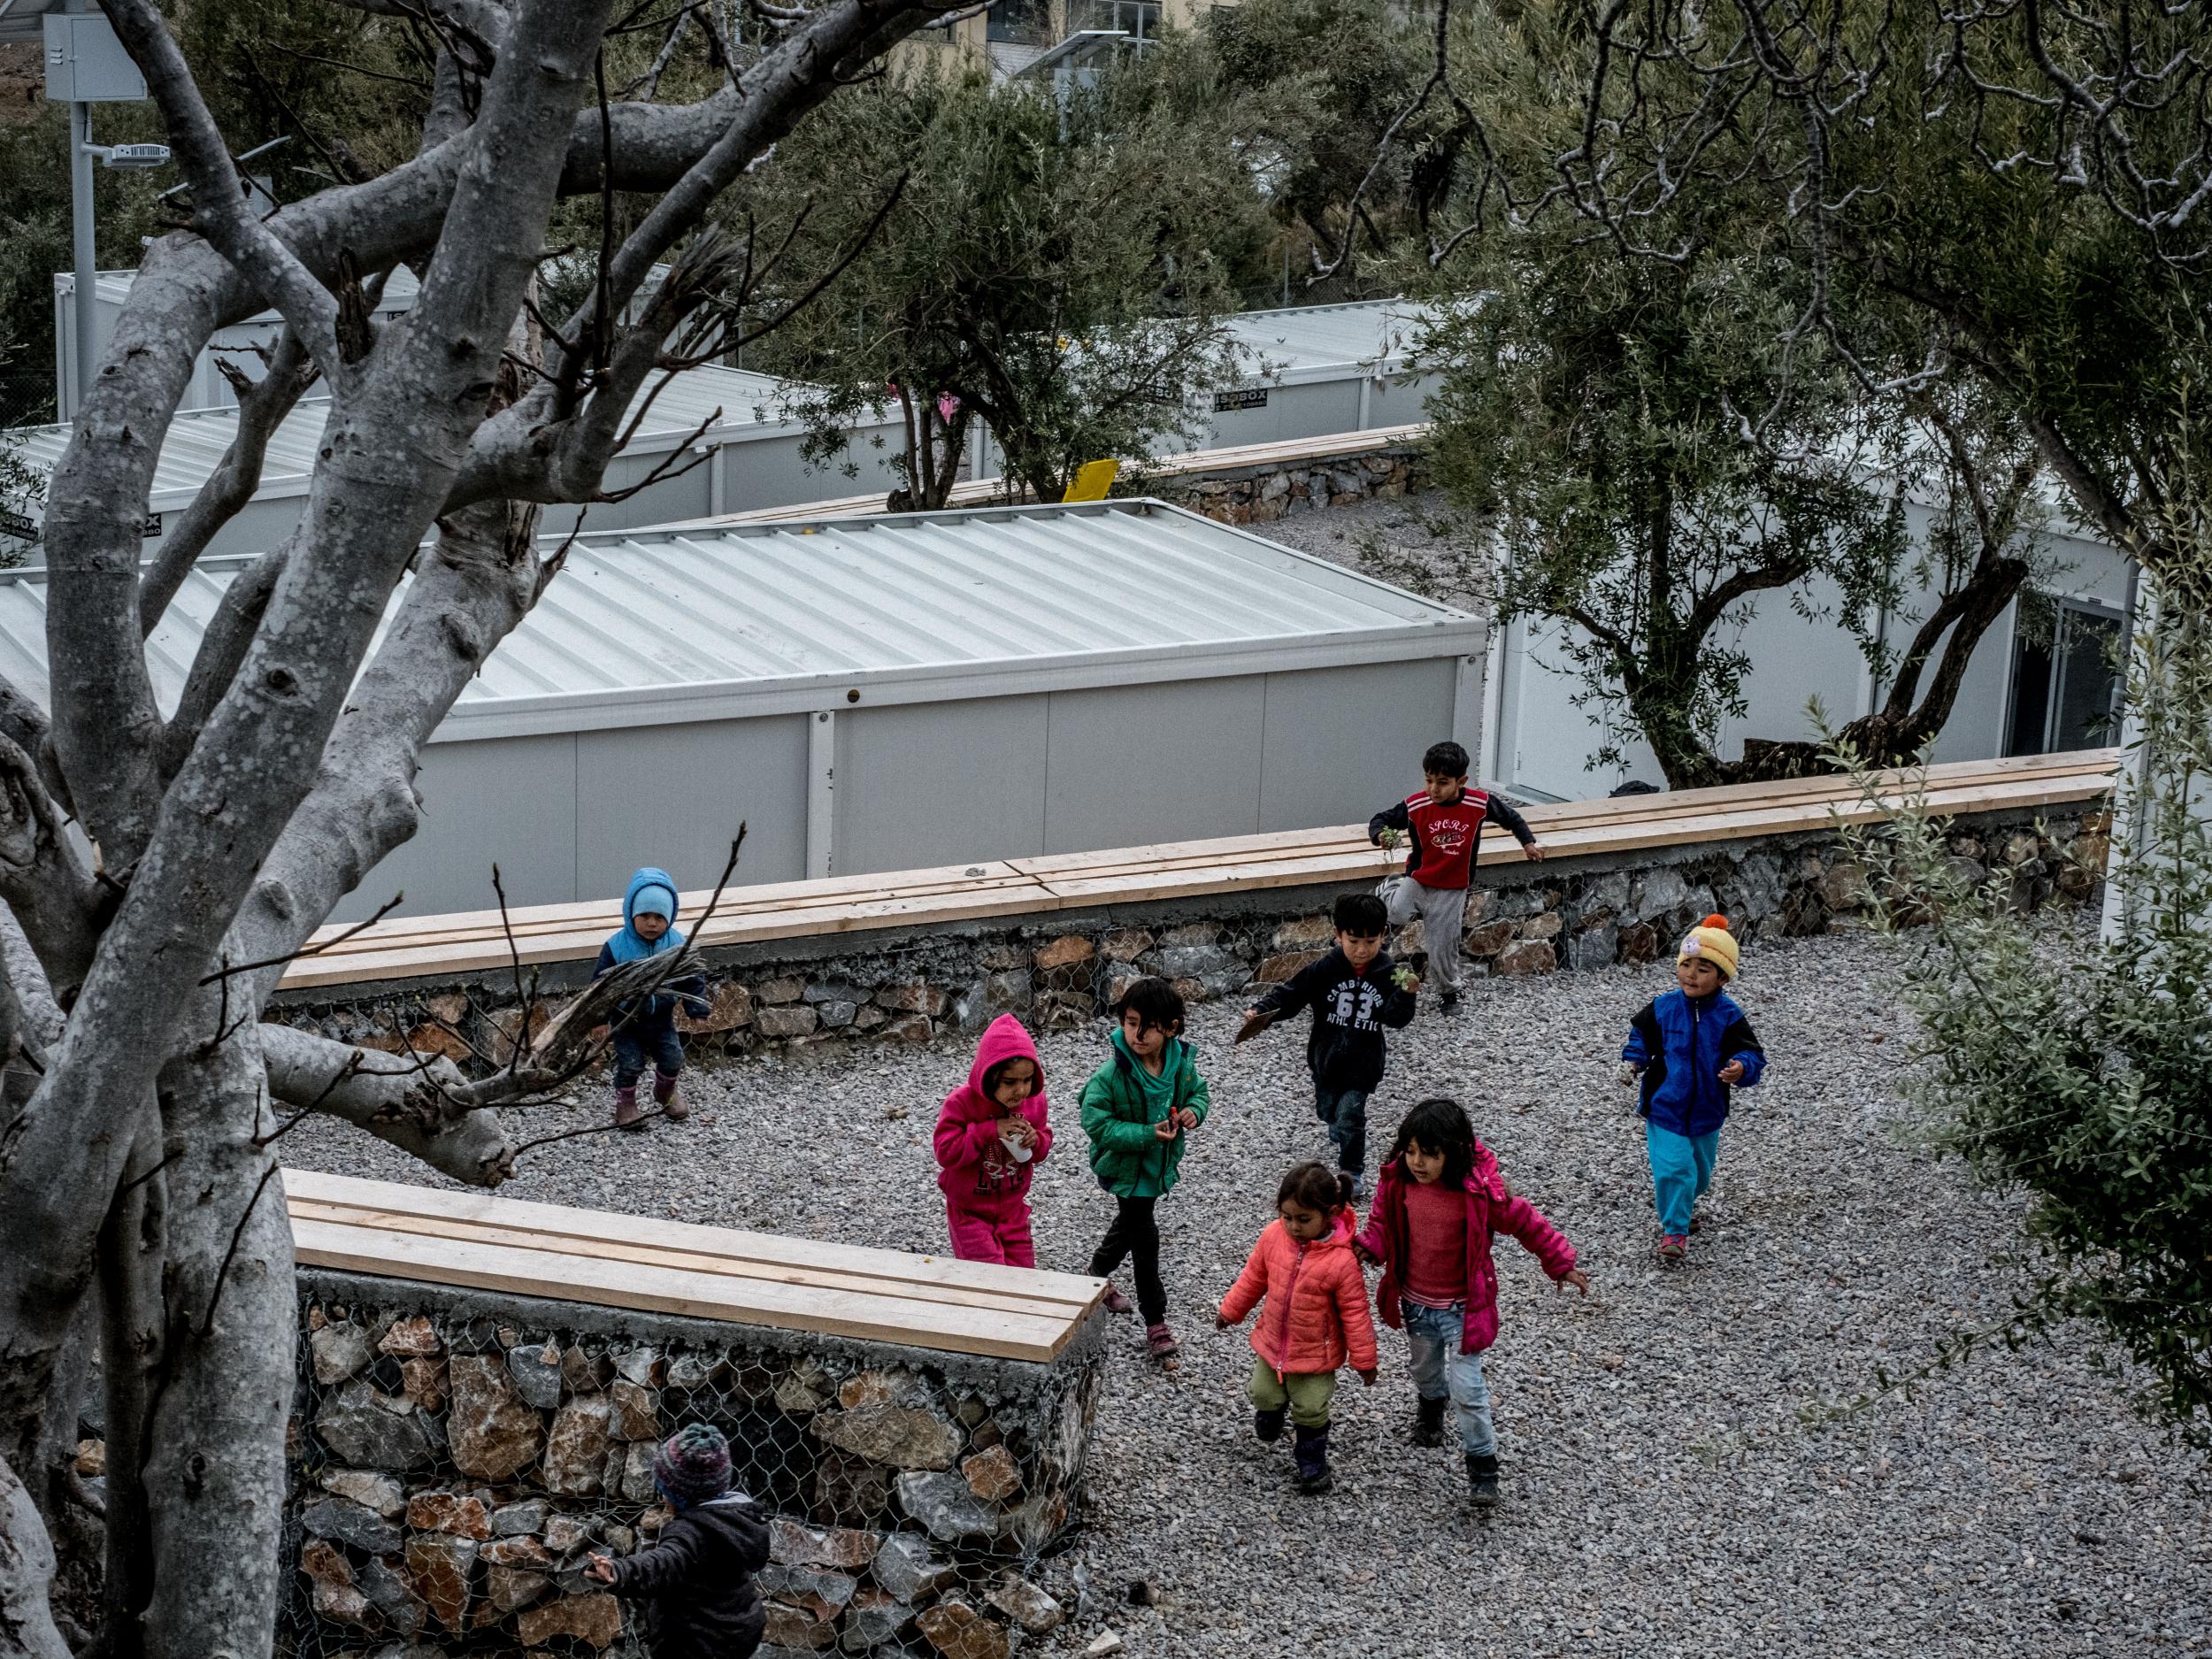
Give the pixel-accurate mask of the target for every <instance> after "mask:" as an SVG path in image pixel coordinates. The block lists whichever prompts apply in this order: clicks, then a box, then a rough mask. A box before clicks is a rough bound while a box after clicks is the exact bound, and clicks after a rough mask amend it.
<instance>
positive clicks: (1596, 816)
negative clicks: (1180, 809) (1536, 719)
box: [283, 749, 2116, 991]
mask: <svg viewBox="0 0 2212 1659" xmlns="http://www.w3.org/2000/svg"><path fill="white" fill-rule="evenodd" d="M2115 764H2116V752H2115V751H2113V750H2111V749H2088V750H2082V751H2079V752H2076V753H2070V754H2063V755H2033V756H2023V757H2017V758H2015V759H2009V760H1995V761H1967V762H1959V763H1955V764H1949V765H1942V766H1932V767H1930V768H1929V769H1928V772H1927V778H1926V787H1927V795H1926V800H1927V806H1928V808H1929V810H1931V811H1932V812H1935V813H1937V814H1939V815H1942V816H1955V815H1957V814H1960V813H1969V812H1985V811H1993V810H2004V809H2015V808H2017V809H2033V808H2038V807H2063V806H2074V805H2079V804H2080V803H2085V802H2089V801H2093V800H2096V799H2098V798H2100V797H2101V796H2103V795H2107V794H2108V793H2109V791H2110V789H2111V787H2112V775H2113V768H2114V766H2115ZM1890 781H1891V787H1898V788H1901V787H1904V785H1903V783H1902V781H1901V779H1900V778H1899V777H1898V776H1897V775H1895V774H1893V775H1892V777H1891V780H1890ZM1886 815H1887V808H1886V806H1884V805H1881V804H1877V803H1870V802H1868V801H1866V800H1864V799H1863V798H1862V796H1861V795H1860V792H1859V790H1858V787H1857V786H1856V785H1855V784H1854V783H1853V782H1852V780H1849V779H1848V778H1839V777H1832V776H1831V777H1817V778H1799V779H1793V780H1788V781H1786V782H1782V783H1773V784H1733V785H1725V786H1723V787H1717V788H1710V789H1681V790H1675V791H1672V792H1670V793H1665V794H1659V795H1624V796H1619V797H1615V798H1608V799H1605V800H1600V801H1573V802H1564V803H1559V804H1557V805H1552V806H1537V807H1532V808H1530V809H1529V810H1528V813H1527V818H1528V821H1529V827H1530V828H1531V829H1532V830H1533V831H1535V833H1536V835H1537V837H1538V839H1539V840H1540V841H1542V842H1543V843H1544V845H1545V846H1546V848H1547V849H1548V850H1549V851H1550V852H1551V853H1552V854H1553V855H1554V856H1558V857H1578V856H1602V855H1609V854H1619V853H1629V852H1635V851H1640V850H1643V849H1649V848H1654V847H1665V846H1678V845H1693V844H1696V843H1700V842H1708V841H1733V840H1741V839H1745V838H1748V837H1752V836H1759V835H1783V834H1790V833H1801V832H1809V831H1818V830H1823V829H1825V828H1828V827H1830V826H1832V825H1835V824H1838V823H1844V824H1866V823H1871V822H1875V821H1878V819H1880V818H1883V817H1885V816H1886ZM1520 857H1521V851H1520V849H1519V848H1518V847H1517V846H1516V845H1515V844H1514V842H1513V841H1512V838H1511V837H1509V836H1507V835H1503V834H1494V835H1492V836H1490V837H1487V838H1486V840H1485V843H1484V846H1483V849H1482V854H1481V863H1482V864H1484V865H1486V866H1488V865H1492V864H1510V863H1513V862H1515V861H1517V860H1518V859H1519V858H1520ZM1403 863H1404V855H1403V854H1402V852H1386V851H1385V850H1383V849H1379V848H1376V847H1374V846H1371V845H1370V844H1369V842H1368V840H1367V832H1366V829H1365V827H1364V826H1357V825H1348V826H1333V827H1329V828H1324V829H1311V830H1293V831H1286V832H1283V833H1274V834H1266V835H1234V836H1227V837H1224V838H1221V839H1218V840H1213V841H1185V842H1177V843H1171V844H1169V845H1164V846H1155V847H1121V848H1111V849H1105V850H1102V851H1098V852H1087V853H1067V854H1058V855H1051V856H1041V857H1033V858H1010V859H999V860H987V861H983V862H979V863H978V864H965V865H949V866H945V867H942V868H938V869H930V870H907V871H898V872H887V873H882V874H876V875H863V876H838V877H832V878H830V879H826V880H816V881H793V882H779V883H774V884H770V885H764V886H760V887H738V888H733V889H732V890H731V891H730V892H728V893H726V894H725V895H723V898H722V903H721V905H720V907H719V908H718V910H717V911H716V913H715V915H714V916H713V917H712V918H710V920H709V921H708V923H707V924H706V926H704V927H695V928H693V929H691V930H690V931H691V932H692V933H693V936H694V937H695V938H696V939H697V940H698V941H699V942H700V944H701V945H703V947H706V948H708V949H714V948H718V947H726V946H731V945H740V944H747V943H753V942H757V941H772V940H778V939H796V938H809V937H821V936H826V935H832V934H838V933H857V932H864V931H867V930H870V929H880V928H892V927H904V926H932V925H942V924H956V923H961V922H973V921H983V920H988V919H990V918H995V917H1002V916H1029V915H1044V914H1049V913H1051V912H1053V911H1057V910H1078V909H1088V908H1096V907H1099V906H1102V905H1109V904H1119V903H1130V902H1142V901H1146V900H1154V899H1175V898H1192V897H1202V896H1205V895H1210V894H1229V893H1235V892H1238V891H1240V890H1250V889H1255V888H1269V887H1306V886H1326V885H1334V884H1341V883H1347V882H1353V881H1361V880H1371V879H1379V878H1380V877H1381V876H1383V875H1385V874H1387V873H1388V872H1391V871H1393V870H1396V869H1399V868H1402V865H1403ZM709 896H710V895H708V894H705V893H687V894H685V895H682V901H681V902H682V909H683V911H684V913H685V914H686V915H687V916H692V917H695V916H697V915H699V914H700V913H701V912H702V911H703V910H704V909H705V907H706V903H707V900H708V898H709ZM621 919H622V912H621V903H620V902H619V900H618V899H616V898H613V897H609V898H607V899H604V900H599V901H595V902H589V903H579V904H549V905H540V906H534V907H531V908H529V909H525V910H514V911H512V912H511V914H510V917H509V923H510V925H511V928H512V931H513V933H514V942H515V952H516V955H517V956H519V957H520V959H521V962H522V965H523V966H524V968H525V969H527V968H530V967H532V966H534V965H538V964H547V963H556V962H575V961H589V960H590V959H591V958H592V957H593V956H595V955H597V953H598V950H599V947H600V944H601V943H602V941H604V940H605V939H606V937H607V935H608V934H609V933H612V932H613V931H614V929H615V928H616V927H618V926H620V924H621ZM347 932H348V930H346V929H344V928H342V927H338V926H330V927H326V928H323V929H322V930H321V931H320V932H319V933H317V934H316V936H315V941H314V943H315V945H317V946H319V947H323V948H321V949H317V950H316V954H314V955H311V956H303V957H302V958H301V959H300V960H299V961H297V962H296V963H294V964H292V965H291V967H290V968H289V969H288V970H287V972H286V973H285V976H284V982H283V984H284V988H285V989H286V990H288V991H311V990H314V989H317V988H319V987H329V986H341V985H361V984H368V983H373V982H375V981H379V980H391V979H423V978H428V977H433V976H438V975H445V976H458V975H465V974H479V973H485V972H503V971H505V970H506V969H507V968H508V967H509V965H510V963H511V957H510V956H509V954H508V947H507V941H506V938H505V935H504V933H503V929H502V927H501V925H500V919H499V915H498V912H496V911H488V910H476V911H470V912H466V913H463V914H457V915H451V916H433V917H415V918H406V919H396V920H392V921H387V922H380V923H378V924H376V925H375V926H371V927H368V928H365V929H363V930H361V931H359V932H357V933H352V934H351V935H350V936H349V937H341V936H342V935H345V934H346V933H347Z"/></svg>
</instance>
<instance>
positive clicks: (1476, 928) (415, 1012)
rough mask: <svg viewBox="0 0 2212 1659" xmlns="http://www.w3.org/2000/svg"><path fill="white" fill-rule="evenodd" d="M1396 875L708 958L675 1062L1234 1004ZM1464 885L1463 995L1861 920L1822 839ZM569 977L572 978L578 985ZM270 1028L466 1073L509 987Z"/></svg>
mask: <svg viewBox="0 0 2212 1659" xmlns="http://www.w3.org/2000/svg"><path fill="white" fill-rule="evenodd" d="M2106 832H2107V819H2106V816H2105V814H2104V812H2103V810H2102V809H2101V808H2092V809H2090V810H2082V809H2080V808H2075V809H2072V810H2070V811H2068V812H2067V813H2065V814H2063V815H2060V816H2055V817H2052V818H2048V819H2039V818H2037V816H2036V815H2035V814H2033V813H2029V812H2020V811H2011V812H2000V813H1985V814H1978V815H1974V816H1962V817H1960V818H1956V819H1955V820H1953V823H1952V830H1951V836H1950V844H1951V849H1952V851H1953V853H1954V854H1955V856H1956V857H1957V858H1958V859H1959V860H1960V861H1961V866H1962V871H1963V872H1965V873H1967V874H1968V875H1970V876H1971V877H1972V878H1973V879H1976V880H1980V879H1984V878H1985V877H1987V876H1989V875H1991V874H1996V875H2000V876H2001V877H2003V878H2004V879H2006V880H2007V881H2008V882H2009V883H2010V886H2011V890H2012V892H2013V894H2014V895H2015V898H2016V902H2018V903H2019V904H2020V905H2021V906H2022V907H2023V908H2024V909H2028V908H2033V907H2034V906H2036V905H2039V904H2041V903H2043V902H2046V901H2047V900H2050V899H2052V898H2053V897H2058V898H2062V899H2069V900H2084V899H2087V898H2089V897H2090V896H2092V895H2093V893H2094V891H2095V890H2096V887H2097V884H2098V877H2097V875H2096V873H2095V872H2096V871H2098V870H2100V869H2101V867H2102V865H2103V862H2104V851H2105V835H2106ZM1396 867H1398V865H1397V864H1396V863H1395V862H1394V861H1390V860H1386V858H1385V857H1384V856H1383V855H1382V854H1381V853H1380V852H1379V851H1378V853H1377V854H1376V857H1375V877H1374V879H1373V880H1369V881H1362V882H1356V883H1350V884H1340V885H1335V886H1327V887H1279V888H1272V889H1259V890H1256V891H1250V892H1247V893H1242V894H1237V895H1220V896H1212V897H1204V898H1197V899H1186V900H1178V901H1170V902H1157V903H1149V904H1127V905H1117V906H1113V907H1110V908H1101V909H1099V910H1063V911H1058V912H1055V913H1052V914H1049V915H1046V916H1041V917H1038V918H1029V919H1025V918H1019V917H1010V918H1005V919H1004V920H1002V921H995V922H992V923H988V924H985V925H982V926H975V925H966V926H958V927H949V928H942V929H938V930H933V931H923V932H911V933H899V932H895V931H893V930H884V931H880V932H868V933H847V934H840V935H836V936H834V937H831V938H826V939H820V940H814V941H800V940H787V941H778V942H776V943H774V944H771V945H765V946H759V947H750V948H746V949H740V950H733V951H715V952H710V953H709V955H708V957H707V962H708V979H709V982H710V983H709V994H710V998H711V1004H710V1007H709V1009H708V1010H707V1011H706V1012H705V1013H704V1014H702V1015H699V1016H697V1017H692V1016H689V1015H683V1016H680V1017H679V1019H678V1024H679V1025H681V1026H682V1028H683V1029H684V1030H685V1032H686V1033H687V1036H686V1038H685V1046H686V1047H687V1049H688V1050H689V1051H690V1053H691V1055H692V1056H694V1058H695V1059H705V1058H711V1057H713V1056H717V1055H728V1056H736V1055H741V1054H746V1053H752V1052H757V1051H762V1050H767V1051H772V1052H779V1051H780V1052H802V1051H806V1050H826V1051H827V1052H829V1053H831V1054H834V1053H836V1052H838V1051H840V1050H843V1049H849V1048H854V1047H856V1046H863V1045H868V1044H875V1043H886V1042H892V1043H906V1042H926V1041H930V1040H932V1039H933V1038H935V1037H939V1036H945V1035H955V1034H957V1035H962V1036H972V1035H973V1034H974V1033H977V1032H979V1031H980V1030H982V1028H983V1027H984V1026H985V1025H987V1024H989V1023H990V1021H991V1020H992V1019H993V1018H995V1017H996V1016H998V1015H1000V1014H1018V1015H1020V1016H1021V1017H1022V1018H1024V1019H1025V1020H1027V1021H1029V1022H1030V1023H1031V1024H1032V1025H1033V1026H1034V1027H1036V1028H1040V1029H1045V1030H1053V1029H1058V1028H1063V1027H1066V1026H1071V1025H1079V1024H1081V1023H1082V1022H1083V1021H1085V1020H1088V1019H1091V1018H1095V1017H1096V1016H1097V1015H1098V1014H1099V1013H1100V1012H1101V1011H1102V1010H1104V1009H1105V1008H1107V1007H1108V1006H1110V1004H1111V1003H1112V1002H1113V1001H1114V1000H1115V998H1116V997H1118V995H1120V991H1121V987H1123V986H1124V985H1125V984H1127V983H1128V982H1129V981H1130V980H1131V979H1135V978H1138V977H1140V976H1141V975H1146V974H1157V975H1159V976H1161V977H1163V978H1164V979H1171V980H1173V981H1174V982H1175V984H1176V986H1177V987H1178V988H1179V990H1180V991H1181V992H1182V994H1183V995H1184V997H1185V998H1186V999H1187V1000H1188V1001H1191V1002H1211V1001H1215V1000H1217V999H1220V998H1225V997H1242V996H1247V995H1250V994H1251V993H1252V992H1253V991H1254V990H1255V989H1256V988H1259V987H1264V986H1266V985H1269V984H1271V983H1274V982H1276V981H1279V980H1281V979H1288V978H1289V977H1290V976H1291V975H1292V974H1294V973H1295V972H1297V971H1298V970H1299V969H1300V968H1302V967H1303V966H1304V965H1305V964H1307V963H1309V962H1310V961H1312V960H1313V959H1314V957H1315V956H1317V955H1318V954H1319V953H1320V952H1321V951H1323V950H1325V949H1328V947H1329V944H1330V942H1331V940H1332V933H1331V929H1330V926H1329V921H1328V910H1329V906H1330V904H1331V903H1332V902H1333V901H1334V900H1335V898H1336V895H1338V894H1340V893H1342V892H1348V891H1357V890H1360V889H1363V888H1365V889H1371V888H1372V887H1374V886H1375V884H1376V882H1378V881H1379V880H1380V879H1381V878H1382V876H1383V875H1384V874H1385V873H1386V871H1388V870H1391V869H1394V868H1396ZM1476 873H1477V880H1476V885H1475V887H1474V889H1473V891H1471V893H1470V894H1469V895H1468V902H1467V912H1466V920H1465V933H1464V934H1463V937H1462V939H1461V940H1460V941H1459V948H1460V949H1461V951H1462V952H1463V954H1464V956H1466V958H1467V965H1468V970H1469V972H1471V973H1474V974H1509V975H1527V974H1542V973H1551V972H1558V971H1560V970H1563V969H1577V968H1594V967H1601V966H1604V965H1606V964H1609V963H1615V962H1629V963H1637V962H1650V961H1654V960H1655V959H1657V958H1658V957H1659V956H1662V955H1663V954H1664V953H1666V952H1667V951H1670V950H1671V949H1673V947H1674V942H1675V941H1676V940H1678V938H1679V937H1680V936H1681V934H1682V933H1683V931H1684V930H1685V929H1686V928H1688V927H1690V926H1693V925H1694V923H1696V922H1697V921H1698V919H1699V918H1701V917H1703V916H1705V915H1706V914H1708V913H1709V912H1710V911H1713V910H1721V911H1724V912H1725V913H1726V914H1727V916H1728V918H1729V924H1730V926H1732V928H1734V930H1735V931H1736V933H1738V934H1739V935H1740V937H1742V938H1745V939H1757V938H1759V937H1761V936H1762V935H1772V934H1776V933H1784V934H1806V933H1824V932H1826V931H1828V930H1829V929H1831V928H1833V927H1853V926H1860V925H1861V924H1862V923H1863V919H1864V918H1865V916H1866V914H1867V911H1868V910H1869V908H1870V906H1871V904H1872V902H1873V895H1872V894H1871V893H1870V892H1869V890H1868V888H1867V884H1866V880H1865V878H1864V876H1863V874H1862V872H1860V870H1859V867H1858V865H1857V864H1855V863H1854V862H1853V860H1852V858H1851V856H1850V854H1849V851H1848V850H1847V848H1846V847H1845V845H1844V843H1843V841H1842V840H1841V839H1840V838H1839V836H1837V835H1836V834H1834V833H1831V832H1827V831H1817V832H1811V833H1801V834H1796V835H1790V836H1767V837H1751V838H1746V839H1744V840H1740V841H1712V842H1709V843H1706V844H1705V845H1702V846H1699V845H1694V844H1693V845H1686V846H1685V845H1674V846H1667V847H1660V848H1653V849H1648V850H1646V851H1642V852H1639V853H1634V854H1630V855H1611V856H1600V857H1569V856H1559V857H1555V858H1552V859H1549V860H1548V861H1546V862H1544V863H1541V864H1532V863H1524V862H1519V861H1509V862H1507V863H1505V864H1490V865H1486V866H1484V867H1482V868H1481V869H1479V871H1478V872H1476ZM1431 945H1432V941H1427V940H1425V939H1424V938H1423V937H1422V936H1421V927H1420V924H1419V923H1415V924H1413V925H1412V926H1409V927H1408V928H1405V929H1402V930H1401V932H1400V934H1399V937H1398V939H1397V941H1396V944H1395V949H1396V952H1397V954H1398V956H1399V957H1400V959H1401V960H1411V961H1413V962H1414V963H1415V964H1417V965H1423V964H1425V957H1426V956H1427V954H1428V951H1429V949H1430V948H1431ZM589 965H590V964H588V963H587V964H577V977H579V978H580V977H581V976H582V974H583V973H584V972H588V969H589ZM551 983H553V981H552V980H551V979H549V985H550V984H551ZM556 1000H557V999H556ZM547 1007H548V1005H543V1004H541V1009H540V1013H541V1016H542V1015H543V1014H544V1013H545V1012H546V1011H547ZM271 1016H272V1017H273V1018H289V1019H292V1020H295V1021H297V1022H298V1023H301V1024H303V1025H311V1026H312V1027H314V1028H316V1029H318V1030H319V1031H321V1032H323V1033H324V1034H326V1035H327V1036H330V1037H334V1038H336V1039H337V1040H339V1041H344V1042H352V1043H358V1044H361V1045H362V1046H364V1047H370V1048H387V1049H391V1050H395V1051H406V1050H410V1049H411V1050H413V1051H415V1052H418V1053H422V1054H445V1055H449V1056H451V1057H452V1058H454V1059H455V1060H457V1061H459V1062H460V1063H461V1064H463V1065H464V1066H469V1065H471V1064H484V1063H487V1062H490V1063H497V1062H499V1061H502V1060H503V1059H504V1057H505V1056H506V1053H507V1047H508V1044H509V1043H510V1042H511V1030H512V1027H513V1025H515V1023H516V1013H515V1004H514V990H513V979H512V976H511V974H508V973H506V972H497V973H490V974H485V975H483V976H481V977H480V978H479V979H472V980H471V981H470V982H468V983H466V984H461V985H454V984H443V985H442V984H439V983H438V982H436V981H434V980H431V981H417V982H410V983H408V984H405V985H402V986H394V987H361V988H360V990H359V991H358V992H357V993H355V994H353V995H347V996H342V997H339V998H333V997H332V995H331V994H330V993H329V992H327V991H323V992H318V993H315V994H314V1000H313V1001H312V1002H310V1001H307V1000H304V999H287V1000H286V1001H285V1002H283V1003H281V1004H280V1005H279V1006H277V1007H275V1008H273V1009H272V1010H271Z"/></svg>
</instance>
